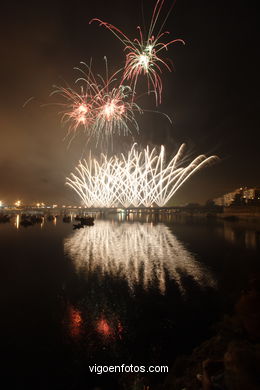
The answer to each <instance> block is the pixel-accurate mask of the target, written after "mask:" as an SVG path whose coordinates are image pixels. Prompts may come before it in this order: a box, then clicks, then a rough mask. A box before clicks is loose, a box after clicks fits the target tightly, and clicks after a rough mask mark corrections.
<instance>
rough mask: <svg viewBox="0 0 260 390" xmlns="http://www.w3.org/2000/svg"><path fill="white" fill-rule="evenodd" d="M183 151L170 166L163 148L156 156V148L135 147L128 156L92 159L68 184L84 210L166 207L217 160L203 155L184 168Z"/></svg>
mask: <svg viewBox="0 0 260 390" xmlns="http://www.w3.org/2000/svg"><path fill="white" fill-rule="evenodd" d="M184 148H185V144H182V145H181V146H180V148H179V150H178V151H177V153H176V154H175V156H174V157H173V158H172V159H171V160H170V162H169V163H168V164H167V163H166V158H165V147H164V146H161V149H160V152H159V153H158V154H157V153H156V148H153V149H152V150H151V151H150V149H149V147H148V146H147V147H146V149H144V150H142V151H138V150H137V145H136V144H133V146H132V148H131V150H130V151H129V152H128V154H126V155H124V154H123V153H122V154H121V155H120V156H119V157H118V156H113V157H111V158H108V157H107V156H106V155H105V154H103V155H102V157H101V162H98V161H97V160H95V159H92V158H91V156H90V157H89V161H86V160H83V161H80V163H79V165H78V166H77V168H76V174H75V173H71V175H70V177H68V178H67V181H66V184H67V185H69V186H70V187H71V188H73V189H74V190H75V191H76V193H77V194H78V195H79V196H80V198H81V199H82V201H83V204H84V206H85V207H101V208H104V207H118V206H123V207H130V206H134V207H139V206H145V207H151V206H153V205H157V206H159V207H163V206H164V205H165V204H166V203H167V202H168V201H169V200H170V199H171V198H172V197H173V195H174V194H175V193H176V191H178V189H179V188H180V187H181V186H182V185H183V184H184V183H185V182H186V181H187V180H188V179H189V178H190V177H191V175H193V174H194V173H195V172H197V171H198V170H199V169H201V168H203V167H205V166H206V165H208V164H210V163H212V162H214V161H215V160H216V159H217V157H216V156H210V157H206V156H205V155H200V156H198V157H196V158H195V159H193V160H192V161H191V162H190V163H189V164H188V165H186V166H181V164H182V163H184V158H183V155H184Z"/></svg>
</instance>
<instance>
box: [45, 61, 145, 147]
mask: <svg viewBox="0 0 260 390" xmlns="http://www.w3.org/2000/svg"><path fill="white" fill-rule="evenodd" d="M105 64H106V77H105V78H104V77H102V76H101V75H97V77H95V75H94V74H93V72H92V70H91V66H90V65H87V64H86V63H84V62H81V65H83V66H84V67H85V68H86V69H82V68H75V69H76V70H77V71H79V72H80V73H81V77H79V78H77V80H76V82H75V83H76V84H78V83H82V84H83V85H81V88H80V92H79V93H78V92H76V91H75V90H73V89H72V88H71V87H67V88H65V87H57V86H55V90H54V91H53V92H52V94H51V95H55V94H58V95H60V96H61V97H62V98H63V99H64V100H65V103H58V104H59V105H60V106H62V108H63V112H62V122H64V123H67V122H68V123H69V129H68V136H71V137H72V139H73V138H74V136H75V134H76V131H77V130H78V128H79V127H83V128H84V130H85V132H86V133H87V138H89V139H90V138H92V137H94V136H95V137H96V143H98V142H99V140H102V139H103V138H106V139H108V138H112V136H113V135H114V134H118V135H121V134H123V135H128V134H131V130H132V129H135V130H136V131H137V132H138V131H139V127H138V123H137V121H136V119H135V112H138V113H139V114H141V113H142V110H141V108H140V107H139V106H138V105H137V104H136V103H135V102H134V93H133V90H132V89H131V87H130V86H129V85H123V84H122V83H121V81H120V82H119V83H118V82H117V76H118V74H119V73H120V71H121V70H118V71H117V72H115V73H114V74H113V75H112V76H111V77H109V76H108V66H107V59H106V57H105Z"/></svg>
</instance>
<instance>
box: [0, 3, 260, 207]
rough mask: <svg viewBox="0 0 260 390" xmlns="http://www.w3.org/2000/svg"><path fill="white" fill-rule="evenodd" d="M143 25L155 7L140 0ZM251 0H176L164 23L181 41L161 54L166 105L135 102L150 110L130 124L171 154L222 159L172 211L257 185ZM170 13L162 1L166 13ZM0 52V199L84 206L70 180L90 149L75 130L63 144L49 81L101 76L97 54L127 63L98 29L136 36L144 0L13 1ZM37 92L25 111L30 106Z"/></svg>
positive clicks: (255, 37) (146, 99)
mask: <svg viewBox="0 0 260 390" xmlns="http://www.w3.org/2000/svg"><path fill="white" fill-rule="evenodd" d="M143 4H144V7H143V8H144V18H145V20H146V24H147V25H148V24H149V21H150V15H151V11H152V9H153V5H154V1H152V0H143ZM254 4H255V2H246V1H232V0H229V1H208V0H196V1H195V0H177V2H176V4H175V6H174V8H173V11H172V13H171V14H170V16H169V18H168V21H167V23H166V25H165V30H169V31H170V32H171V35H170V37H171V38H172V39H174V38H182V39H184V40H185V42H186V45H185V46H183V45H181V44H175V45H171V46H170V48H169V51H168V53H166V54H163V55H165V56H166V57H168V58H170V59H171V60H172V61H173V71H172V72H171V73H170V72H168V71H167V69H165V70H164V73H163V76H162V79H163V83H164V91H163V97H162V100H163V104H162V105H161V106H160V107H157V108H156V107H155V105H154V99H153V97H152V96H143V97H141V98H140V100H139V101H138V104H139V105H140V106H142V107H143V108H144V109H147V110H159V111H162V112H164V113H166V114H167V115H169V116H170V117H171V118H172V121H173V123H172V125H171V124H170V123H169V122H168V121H167V120H166V118H164V117H163V116H161V115H159V114H157V113H150V112H145V113H144V114H143V115H142V116H141V117H137V120H138V121H139V124H140V134H139V135H136V134H135V135H136V136H135V140H136V141H138V143H139V144H140V145H142V146H144V147H145V146H146V145H147V144H149V145H152V146H154V145H160V144H165V145H166V146H167V151H168V156H169V157H171V155H172V154H173V153H174V151H175V150H176V148H177V147H178V146H179V145H180V144H181V143H182V142H186V143H187V152H188V153H189V154H190V156H194V157H195V156H196V155H197V154H201V153H205V154H207V155H210V154H217V155H218V156H219V157H220V161H219V162H218V163H217V164H215V165H213V166H210V167H208V168H206V169H204V170H201V171H200V172H199V173H198V174H196V175H194V176H193V177H192V178H191V180H190V181H189V182H188V183H186V184H185V185H184V186H183V188H182V189H181V190H180V191H179V192H178V193H177V195H176V196H175V198H174V201H173V204H185V203H187V202H201V203H204V202H205V201H206V200H207V199H210V198H214V197H217V196H220V195H221V194H223V193H225V192H228V191H231V190H233V189H235V188H237V187H240V186H244V185H248V186H257V185H258V186H260V175H259V139H260V137H259V125H258V123H259V115H260V110H259V108H260V107H259V105H260V104H259V100H260V99H259V94H260V92H259V91H260V89H259V69H260V61H259V32H258V21H259V15H258V14H257V10H256V8H254V7H256V6H255V5H254ZM170 6H171V0H166V4H165V11H166V10H167V9H169V7H170ZM1 16H2V17H1V23H0V30H1V33H0V48H1V73H0V74H1V84H0V86H1V87H0V101H1V104H0V111H1V112H0V135H1V138H0V139H1V153H0V200H2V201H4V202H6V203H8V204H11V203H13V202H14V201H16V200H17V199H21V200H22V202H23V203H29V202H53V203H65V204H69V203H73V204H77V203H79V199H78V197H77V195H76V194H74V193H73V191H72V190H70V189H69V188H67V187H66V186H65V185H64V183H65V178H66V176H68V175H69V173H70V172H71V171H73V169H74V166H75V165H76V164H77V162H78V160H79V159H80V158H81V157H84V156H85V157H86V156H87V155H88V152H89V150H90V149H91V151H92V154H93V155H96V156H97V157H98V155H99V153H100V151H101V148H100V147H96V146H95V142H92V143H88V144H87V145H86V146H85V138H84V134H83V133H81V134H79V136H78V137H77V138H76V139H75V141H74V142H73V143H72V144H71V146H70V148H69V149H68V142H67V141H66V140H65V141H64V140H63V138H64V136H65V135H66V130H67V128H66V126H62V125H61V122H60V119H61V117H60V116H59V115H58V112H59V107H58V106H56V105H54V104H53V103H54V102H57V101H59V98H57V97H56V98H55V99H54V98H51V97H50V96H49V94H50V92H51V91H52V89H53V85H63V86H64V85H65V82H68V83H69V84H71V85H72V84H73V81H74V80H75V78H76V76H77V73H76V72H75V71H74V70H73V67H74V66H78V65H79V63H80V61H85V62H89V60H90V58H92V63H93V70H94V71H95V72H96V73H98V72H101V73H103V72H104V60H103V57H104V56H107V58H108V62H109V68H110V71H111V72H114V71H115V70H117V69H118V68H120V67H122V66H123V64H124V58H125V57H124V52H123V46H122V44H121V43H120V41H119V40H117V39H116V38H115V37H114V36H113V35H112V34H111V33H110V32H109V31H108V30H106V29H105V28H102V27H99V26H98V24H92V25H89V21H90V19H92V18H94V17H98V18H101V19H103V20H104V21H109V22H110V23H112V24H114V25H116V26H117V27H119V28H121V29H123V30H124V32H125V33H126V34H127V35H128V36H130V37H131V38H134V37H135V36H136V35H137V32H136V26H137V25H138V24H142V23H143V22H142V0H131V1H122V0H121V1H118V0H110V1H100V0H98V1H92V2H90V1H88V0H86V1H77V0H75V1H73V2H64V1H57V0H53V1H44V2H27V1H21V2H18V1H13V2H10V1H9V2H5V4H4V5H1ZM30 97H34V98H33V99H32V100H31V101H30V102H29V103H28V104H27V105H26V106H25V107H23V105H24V103H25V102H26V100H27V99H28V98H30ZM131 143H132V140H131V138H124V137H121V138H120V139H119V140H118V139H115V142H114V152H121V151H126V150H127V149H128V148H129V146H130V145H131Z"/></svg>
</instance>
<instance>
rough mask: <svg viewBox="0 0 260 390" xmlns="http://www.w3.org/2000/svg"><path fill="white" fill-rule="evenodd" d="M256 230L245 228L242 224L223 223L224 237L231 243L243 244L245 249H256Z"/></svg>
mask: <svg viewBox="0 0 260 390" xmlns="http://www.w3.org/2000/svg"><path fill="white" fill-rule="evenodd" d="M258 234H259V233H258V231H257V230H255V227H254V229H253V228H251V229H246V228H245V227H244V226H243V225H238V224H235V225H234V224H230V223H224V238H225V240H226V241H228V242H230V243H232V244H238V243H240V244H243V245H245V247H246V248H247V249H254V250H255V249H257V247H258Z"/></svg>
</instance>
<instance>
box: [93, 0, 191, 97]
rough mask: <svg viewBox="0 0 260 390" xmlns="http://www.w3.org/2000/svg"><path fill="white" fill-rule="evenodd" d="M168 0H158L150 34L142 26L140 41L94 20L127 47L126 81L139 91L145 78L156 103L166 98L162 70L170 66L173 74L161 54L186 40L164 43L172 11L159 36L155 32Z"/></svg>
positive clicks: (124, 77) (160, 29) (107, 24)
mask: <svg viewBox="0 0 260 390" xmlns="http://www.w3.org/2000/svg"><path fill="white" fill-rule="evenodd" d="M163 4H164V0H157V2H156V4H155V7H154V10H153V14H152V18H151V23H150V27H149V29H148V33H147V34H144V33H143V32H142V29H141V27H140V26H138V27H137V29H138V31H139V38H135V39H134V40H131V39H129V38H128V37H127V36H126V35H125V34H124V33H123V32H122V31H121V30H119V29H118V28H117V27H115V26H113V25H112V24H110V23H107V22H104V21H102V20H100V19H98V18H95V19H92V20H91V21H90V23H92V22H93V21H97V22H98V23H99V24H100V25H101V26H105V27H106V28H107V29H108V30H110V31H111V32H112V33H113V34H114V35H115V36H116V37H117V38H118V39H120V41H121V42H122V43H123V44H124V46H125V51H126V62H125V69H124V75H123V80H128V81H129V82H130V84H131V86H132V87H133V91H135V89H136V84H137V80H138V78H139V76H141V75H145V76H146V78H147V84H148V93H150V92H153V93H154V94H155V100H156V104H160V103H161V96H162V79H161V73H162V67H166V68H167V69H168V70H169V71H170V70H171V67H170V66H169V64H168V61H167V60H166V59H163V58H161V52H162V51H163V50H164V51H165V50H168V46H169V45H171V44H173V43H176V42H181V43H183V44H184V41H183V40H182V39H174V40H170V41H168V42H163V40H164V38H166V36H167V35H168V34H169V32H168V31H165V32H161V31H162V29H163V27H164V24H165V22H166V20H167V18H168V15H169V13H170V11H171V10H170V11H169V12H168V14H167V16H166V18H165V19H164V22H163V24H162V25H161V27H160V28H159V31H158V32H157V34H156V35H155V33H154V30H155V27H156V24H157V22H158V18H159V16H160V13H161V10H162V7H163Z"/></svg>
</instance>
